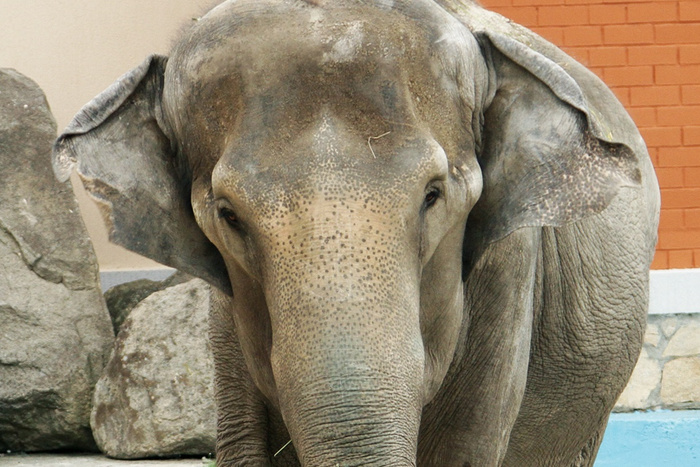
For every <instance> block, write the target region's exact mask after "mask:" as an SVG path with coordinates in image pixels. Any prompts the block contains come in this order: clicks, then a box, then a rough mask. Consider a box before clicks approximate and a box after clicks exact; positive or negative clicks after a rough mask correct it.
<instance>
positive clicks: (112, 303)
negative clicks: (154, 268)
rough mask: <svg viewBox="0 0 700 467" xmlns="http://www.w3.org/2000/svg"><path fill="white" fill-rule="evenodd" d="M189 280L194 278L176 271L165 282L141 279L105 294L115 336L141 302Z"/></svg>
mask: <svg viewBox="0 0 700 467" xmlns="http://www.w3.org/2000/svg"><path fill="white" fill-rule="evenodd" d="M189 280H192V276H190V275H189V274H185V273H184V272H180V271H176V272H175V273H174V274H173V275H172V276H170V277H168V278H167V279H165V280H164V281H152V280H149V279H139V280H136V281H131V282H126V283H124V284H119V285H117V286H114V287H112V288H111V289H109V290H108V291H107V292H105V301H106V302H107V309H108V310H109V316H110V317H111V318H112V326H113V328H114V334H118V333H119V328H120V327H121V325H122V323H123V322H124V320H125V319H126V318H127V316H129V313H131V310H133V309H134V307H136V305H138V304H139V303H141V301H142V300H144V299H145V298H146V297H148V296H149V295H151V294H152V293H155V292H158V291H160V290H163V289H167V288H168V287H172V286H174V285H177V284H182V283H183V282H187V281H189Z"/></svg>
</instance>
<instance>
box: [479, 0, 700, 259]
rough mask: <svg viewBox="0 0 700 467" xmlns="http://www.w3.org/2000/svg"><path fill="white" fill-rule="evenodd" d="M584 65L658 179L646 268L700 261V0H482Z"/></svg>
mask: <svg viewBox="0 0 700 467" xmlns="http://www.w3.org/2000/svg"><path fill="white" fill-rule="evenodd" d="M481 3H482V4H483V5H484V6H485V7H486V8H489V9H491V10H493V11H497V12H498V13H501V14H502V15H504V16H506V17H508V18H510V19H512V20H513V21H515V22H517V23H520V24H522V25H523V26H527V27H528V28H530V29H532V30H534V31H535V32H537V33H538V34H540V35H542V36H543V37H545V38H546V39H548V40H549V41H551V42H553V43H554V44H556V45H558V46H559V47H562V48H563V49H564V50H565V51H566V52H567V53H569V54H570V55H571V56H573V57H574V58H576V59H577V60H578V61H580V62H581V63H583V64H584V65H586V66H588V67H589V68H590V69H591V70H593V71H594V72H595V73H596V74H597V75H598V76H600V77H601V78H602V79H603V81H605V82H606V83H607V84H608V86H610V87H611V88H612V89H613V91H614V92H615V94H616V95H617V96H618V98H619V99H620V101H621V102H622V103H623V104H624V105H625V107H627V110H628V111H629V112H630V114H631V115H632V117H633V118H634V120H635V122H636V123H637V126H639V128H640V131H641V133H642V135H643V136H644V139H645V141H646V142H647V145H648V147H649V154H650V155H651V157H652V161H653V162H654V166H655V167H656V173H657V176H658V177H659V184H660V185H661V225H660V227H659V244H658V247H657V251H656V257H655V258H654V263H653V264H652V268H653V269H666V268H693V267H695V268H697V267H700V0H656V1H652V0H482V1H481Z"/></svg>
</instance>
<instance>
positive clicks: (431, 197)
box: [423, 188, 440, 209]
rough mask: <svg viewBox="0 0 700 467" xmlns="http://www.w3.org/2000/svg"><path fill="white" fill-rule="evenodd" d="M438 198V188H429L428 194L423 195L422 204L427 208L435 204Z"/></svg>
mask: <svg viewBox="0 0 700 467" xmlns="http://www.w3.org/2000/svg"><path fill="white" fill-rule="evenodd" d="M439 198H440V190H438V189H437V188H433V189H431V190H430V191H429V192H428V194H426V195H425V200H424V201H423V205H424V206H425V207H426V209H427V208H430V207H432V206H434V205H435V203H436V202H437V200H438V199H439Z"/></svg>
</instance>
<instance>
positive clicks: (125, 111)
mask: <svg viewBox="0 0 700 467" xmlns="http://www.w3.org/2000/svg"><path fill="white" fill-rule="evenodd" d="M166 64H167V58H166V57H161V56H152V57H150V58H148V59H147V60H146V61H145V62H144V63H142V64H141V65H140V66H139V67H137V68H135V69H133V70H132V71H130V72H129V73H127V74H125V75H124V76H122V77H121V78H120V79H119V80H118V81H117V82H115V83H114V84H113V85H112V86H111V87H109V88H108V89H107V90H105V91H104V92H103V93H102V94H100V95H99V96H97V97H96V98H95V99H93V100H92V101H91V102H90V103H88V104H87V105H86V106H85V107H84V108H83V109H82V110H81V111H80V112H79V113H78V114H77V115H76V116H75V118H74V119H73V121H72V122H71V123H70V125H69V126H68V128H67V129H66V130H65V132H64V133H63V134H62V135H61V136H60V137H59V138H58V140H57V141H56V145H55V147H54V155H53V166H54V172H55V173H56V176H57V177H58V178H59V179H60V180H62V181H65V180H67V179H68V177H69V176H70V173H71V171H72V169H73V167H77V170H78V174H79V175H80V178H81V179H82V181H83V184H84V185H85V187H86V189H87V190H88V192H89V193H90V195H91V196H92V197H93V198H94V199H95V200H96V202H97V204H98V206H99V208H100V212H101V213H102V216H103V218H104V220H105V223H106V224H107V227H108V230H109V236H110V237H109V238H110V241H112V242H113V243H116V244H117V245H121V246H123V247H125V248H127V249H129V250H131V251H134V252H136V253H139V254H141V255H143V256H146V257H148V258H151V259H153V260H155V261H158V262H159V263H162V264H165V265H167V266H171V267H174V268H176V269H179V270H181V271H184V272H186V273H188V274H192V275H194V276H198V277H201V278H202V279H204V280H206V281H208V282H210V283H211V284H213V285H215V286H216V287H218V288H220V289H221V290H223V291H224V292H227V293H228V294H231V285H230V282H229V280H228V275H227V273H226V267H225V265H224V262H223V259H222V257H221V255H220V254H219V252H218V250H217V249H216V248H215V247H214V245H213V244H212V243H211V242H210V241H209V240H208V239H207V238H206V236H205V235H204V233H203V232H202V231H201V229H200V228H199V226H198V225H197V223H196V221H195V218H194V214H193V212H192V207H191V203H190V194H189V188H190V180H189V174H188V173H187V170H183V168H182V167H183V166H184V164H181V163H179V162H178V155H177V152H176V150H175V149H174V145H173V144H172V143H171V141H170V140H169V139H168V137H167V136H166V132H165V131H163V128H164V125H163V118H162V115H161V97H162V91H163V82H164V72H165V67H166Z"/></svg>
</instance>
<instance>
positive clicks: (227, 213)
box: [219, 208, 240, 229]
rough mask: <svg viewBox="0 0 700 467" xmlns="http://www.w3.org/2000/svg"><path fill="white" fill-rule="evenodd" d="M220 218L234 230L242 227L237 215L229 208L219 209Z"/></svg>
mask: <svg viewBox="0 0 700 467" xmlns="http://www.w3.org/2000/svg"><path fill="white" fill-rule="evenodd" d="M219 218H220V219H223V220H225V221H226V223H227V224H228V225H230V226H231V227H233V228H234V229H238V228H239V226H240V225H239V223H238V218H237V217H236V213H235V212H233V211H232V210H230V209H228V208H221V209H219Z"/></svg>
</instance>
